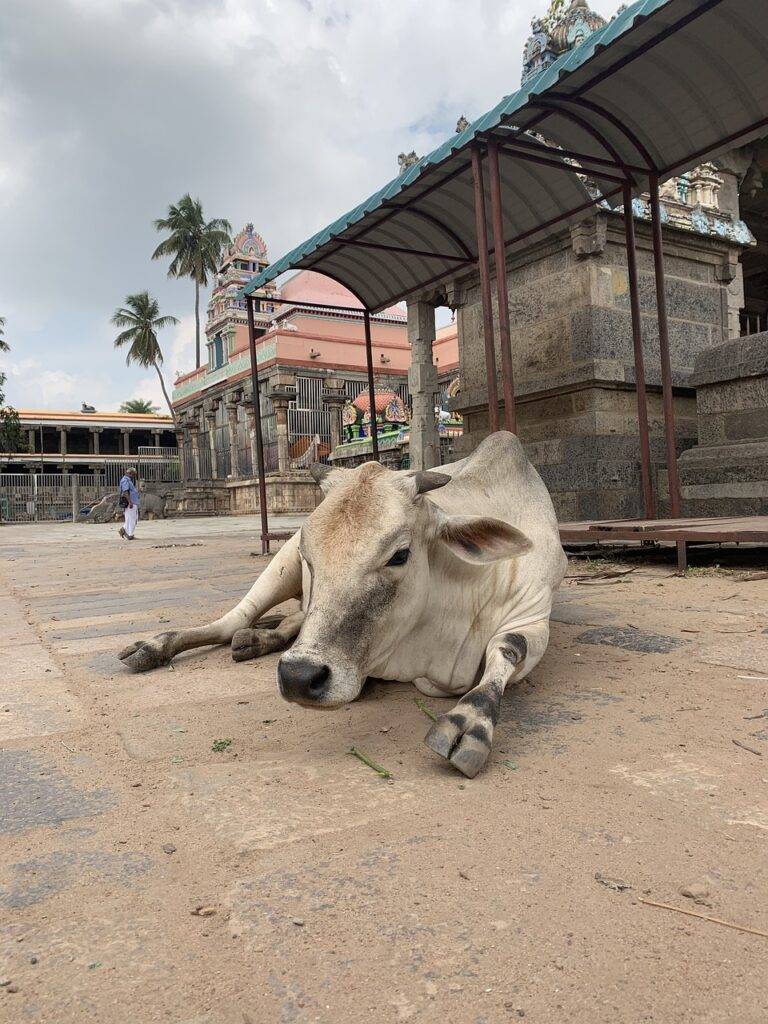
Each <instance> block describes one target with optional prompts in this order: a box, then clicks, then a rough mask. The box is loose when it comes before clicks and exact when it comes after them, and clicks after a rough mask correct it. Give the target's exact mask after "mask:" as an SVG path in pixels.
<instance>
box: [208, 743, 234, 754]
mask: <svg viewBox="0 0 768 1024" xmlns="http://www.w3.org/2000/svg"><path fill="white" fill-rule="evenodd" d="M231 746H232V740H214V741H213V746H212V747H211V750H212V751H213V752H214V754H223V753H224V751H225V750H226V749H227V747H231Z"/></svg>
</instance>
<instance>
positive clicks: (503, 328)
mask: <svg viewBox="0 0 768 1024" xmlns="http://www.w3.org/2000/svg"><path fill="white" fill-rule="evenodd" d="M488 173H489V177H490V186H491V223H492V226H493V252H494V258H495V260H496V295H497V299H498V305H499V340H500V342H501V380H502V388H503V391H504V427H505V429H506V430H510V431H512V433H513V434H514V433H515V431H516V429H517V417H516V415H515V382H514V378H513V376H512V340H511V336H510V330H509V294H508V292H507V261H506V259H505V247H504V217H503V214H502V208H501V175H500V173H499V147H498V145H497V144H496V143H495V142H494V141H493V140H489V142H488Z"/></svg>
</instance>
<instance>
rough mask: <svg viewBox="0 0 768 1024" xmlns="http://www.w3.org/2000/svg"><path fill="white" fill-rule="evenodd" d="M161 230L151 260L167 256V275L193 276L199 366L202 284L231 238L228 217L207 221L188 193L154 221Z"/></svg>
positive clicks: (197, 363)
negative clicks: (161, 237) (163, 234)
mask: <svg viewBox="0 0 768 1024" xmlns="http://www.w3.org/2000/svg"><path fill="white" fill-rule="evenodd" d="M155 228H156V229H157V230H158V231H169V232H170V234H169V236H168V237H167V238H166V239H164V240H163V241H162V242H161V243H160V245H158V247H157V248H156V249H155V251H154V252H153V253H152V259H153V260H158V259H160V258H161V257H162V256H168V257H170V259H171V264H170V266H169V267H168V277H191V278H192V280H193V281H194V282H195V365H196V366H198V367H199V366H200V287H201V286H202V287H205V286H206V285H207V284H208V275H209V274H215V273H216V270H217V269H218V265H219V260H220V258H221V252H222V249H223V248H224V247H225V246H227V245H229V243H230V241H231V237H230V236H231V234H232V227H231V225H230V223H229V221H228V220H222V219H221V218H219V217H215V218H214V219H213V220H209V221H208V222H206V220H205V217H204V216H203V208H202V206H201V204H200V200H199V199H193V198H192V197H191V196H190V194H189V193H187V194H186V195H185V196H182V197H181V199H180V200H179V201H178V203H176V205H175V206H174V205H171V206H169V207H168V216H167V217H163V218H160V219H159V220H156V221H155Z"/></svg>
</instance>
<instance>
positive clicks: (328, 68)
mask: <svg viewBox="0 0 768 1024" xmlns="http://www.w3.org/2000/svg"><path fill="white" fill-rule="evenodd" d="M617 3H618V0H592V7H593V9H594V10H596V11H598V12H600V13H601V14H603V15H606V16H610V15H611V14H612V13H613V12H614V10H615V8H616V6H617ZM546 6H547V0H23V2H19V0H0V316H4V317H5V319H6V326H5V340H6V341H7V342H8V343H9V344H10V346H11V352H10V353H8V354H7V355H5V356H0V371H2V372H4V373H6V375H7V376H8V382H7V385H6V399H7V401H8V402H10V403H11V404H13V405H15V406H16V407H17V408H21V409H79V407H80V404H81V403H82V402H88V403H89V404H91V405H94V406H96V408H97V409H100V410H104V411H106V410H114V409H117V408H118V406H119V405H120V403H121V402H123V401H125V400H126V399H130V398H137V397H140V398H149V399H152V400H153V401H154V402H155V403H156V404H158V405H161V404H162V399H161V393H160V388H159V383H158V381H157V378H156V376H155V374H154V371H150V373H149V374H148V373H147V372H146V371H144V370H141V369H140V368H136V367H126V365H125V359H124V355H123V354H122V353H121V352H119V351H117V350H115V349H114V347H113V344H112V342H113V339H114V337H115V334H116V333H117V332H116V330H115V328H114V327H112V325H111V324H110V317H111V316H112V314H113V312H114V310H115V309H116V308H117V307H118V306H119V305H121V304H122V302H123V300H124V298H125V296H126V295H127V294H129V293H132V292H137V291H142V290H144V289H148V290H149V291H150V292H151V294H153V295H154V296H156V297H157V299H158V300H159V302H160V307H161V310H162V312H163V313H169V314H173V315H175V316H177V317H178V318H179V321H180V322H179V324H178V326H177V327H174V328H169V329H167V330H166V331H164V332H163V333H162V334H161V336H160V342H161V347H162V349H163V352H164V355H165V362H164V370H165V374H166V378H167V380H168V382H169V384H170V383H171V382H172V381H173V379H174V377H175V376H176V373H177V372H179V371H180V372H184V371H186V370H189V369H191V368H193V366H194V294H193V292H194V286H193V284H192V282H191V281H187V280H175V279H168V277H167V276H166V266H165V264H164V263H162V262H160V261H155V262H153V261H152V260H151V254H152V252H153V250H154V248H155V246H156V245H157V243H158V241H159V240H160V236H159V235H158V234H157V232H156V231H155V229H154V227H153V221H154V219H155V218H157V217H162V216H164V215H165V213H166V211H167V207H168V205H169V203H171V202H175V201H177V200H178V199H179V198H180V197H181V196H182V195H183V194H184V193H185V192H190V193H191V194H192V195H193V196H195V197H199V198H200V200H201V201H202V203H203V208H204V211H205V215H206V217H208V218H211V217H224V218H226V219H227V220H229V221H230V222H231V224H232V227H233V231H234V232H237V231H238V230H239V229H240V228H241V227H242V225H243V224H245V223H246V222H248V221H253V223H254V225H255V227H256V230H257V231H258V232H259V233H260V234H261V235H262V236H263V237H264V239H265V240H266V243H267V246H268V249H269V255H270V259H277V258H278V257H280V256H281V255H282V254H283V253H285V252H286V251H287V250H288V249H290V248H292V247H293V246H294V245H296V244H297V243H299V242H301V241H303V240H304V239H305V238H307V237H309V236H310V235H311V234H313V233H314V232H315V231H317V230H318V229H319V228H321V227H323V226H325V225H326V224H328V223H329V222H331V221H332V220H335V219H336V217H338V216H339V215H340V214H342V213H343V212H345V211H346V210H348V209H351V208H352V207H354V206H356V205H357V204H358V203H359V202H360V201H361V200H362V199H363V198H365V197H367V196H368V195H370V194H371V193H372V192H374V191H375V190H376V189H378V188H380V187H381V186H382V185H383V184H385V183H386V182H387V181H389V180H390V179H391V178H392V177H394V175H395V174H396V172H397V155H398V153H401V152H410V151H411V150H416V152H417V153H418V154H419V155H423V154H424V153H427V152H429V151H430V150H431V149H433V148H434V147H435V146H437V145H438V144H439V143H441V142H442V141H443V140H444V139H445V138H447V137H448V136H449V135H450V134H451V133H452V132H453V131H454V129H455V125H456V121H457V119H458V118H459V116H460V115H462V114H463V115H465V116H466V117H467V118H468V119H469V120H470V121H471V120H473V119H474V118H475V117H477V116H479V115H480V114H482V113H484V112H485V111H486V110H487V109H489V108H490V107H492V106H494V105H495V104H496V103H497V102H498V100H499V99H500V98H501V97H502V96H504V95H506V94H508V93H510V92H512V91H514V90H515V89H516V88H517V87H518V86H519V82H520V66H521V55H522V49H523V46H524V44H525V40H526V38H527V37H528V34H529V30H530V21H531V18H532V17H533V16H535V15H541V14H542V13H543V11H544V10H545V8H546ZM208 294H209V293H208V292H206V293H205V295H204V297H203V302H202V304H201V315H202V318H203V322H204V318H205V301H206V300H207V297H208ZM203 343H204V342H203Z"/></svg>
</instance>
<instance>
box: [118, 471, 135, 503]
mask: <svg viewBox="0 0 768 1024" xmlns="http://www.w3.org/2000/svg"><path fill="white" fill-rule="evenodd" d="M124 491H128V496H129V498H130V499H131V501H132V502H133V504H134V505H135V506H136V508H138V507H139V489H138V487H137V486H136V484H135V483H134V482H133V480H132V479H131V478H130V477H129V476H128V474H127V473H126V474H125V476H124V477H123V478H122V480H121V481H120V493H121V494H122V493H123V492H124Z"/></svg>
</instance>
